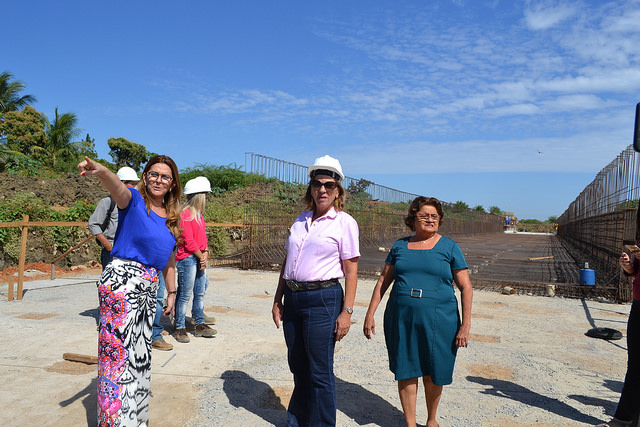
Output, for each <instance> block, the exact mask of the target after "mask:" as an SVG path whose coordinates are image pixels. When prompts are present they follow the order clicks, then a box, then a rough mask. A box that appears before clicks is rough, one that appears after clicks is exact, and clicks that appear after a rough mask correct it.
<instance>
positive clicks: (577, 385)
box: [0, 236, 630, 427]
mask: <svg viewBox="0 0 640 427" xmlns="http://www.w3.org/2000/svg"><path fill="white" fill-rule="evenodd" d="M514 238H517V236H514ZM514 242H516V241H515V240H514ZM98 273H99V271H93V272H89V273H86V272H85V273H83V274H82V275H76V276H71V277H64V278H58V279H55V280H49V279H48V278H47V277H46V276H44V277H43V278H42V279H41V280H33V281H27V282H25V285H24V290H25V292H24V297H23V299H22V300H21V301H11V302H10V301H7V285H6V283H0V318H2V327H1V328H0V343H1V345H0V383H1V384H2V386H1V387H0V407H1V408H2V410H0V423H1V424H2V425H7V426H22V425H45V426H77V425H94V424H95V413H96V372H97V369H96V366H95V365H87V364H83V363H78V362H70V361H65V360H64V359H63V354H64V353H78V354H85V355H93V356H95V355H96V352H97V331H96V317H97V296H96V287H95V282H96V280H97V278H98ZM208 273H209V277H210V287H209V289H208V291H207V294H206V297H205V309H206V312H207V313H208V314H210V315H214V316H216V317H217V318H218V322H217V324H216V325H215V326H214V328H216V329H217V330H218V335H217V336H216V337H215V338H211V339H207V338H196V337H193V336H191V342H190V343H188V344H180V343H177V342H176V341H175V340H174V339H173V337H172V336H166V337H165V339H166V340H167V341H168V342H170V343H172V344H173V345H174V350H173V351H169V352H162V351H158V350H153V368H152V382H151V389H152V394H153V396H152V399H151V409H150V415H151V424H152V425H154V426H183V425H196V426H217V425H222V424H224V425H230V426H247V425H251V426H254V425H265V426H268V425H277V426H284V425H285V421H286V412H285V408H286V405H287V402H288V399H289V396H290V393H291V390H292V387H293V384H292V378H291V374H290V372H289V371H288V367H287V362H286V346H285V343H284V339H283V336H282V330H279V329H276V328H275V326H274V324H273V322H272V320H271V314H270V311H271V304H272V298H273V296H272V295H273V291H274V289H275V285H276V281H277V273H274V272H262V271H241V270H235V269H228V268H210V269H209V270H208ZM374 284H375V282H374V281H373V280H364V279H363V280H360V281H359V285H358V293H357V299H356V306H355V313H354V315H353V321H354V324H353V325H352V328H351V331H350V333H349V334H348V335H347V337H346V338H345V339H344V340H343V341H342V342H339V343H338V344H337V347H336V360H335V373H336V377H337V388H338V425H340V426H358V425H370V426H374V425H380V426H396V425H403V416H402V410H401V406H400V402H399V399H398V396H397V388H396V382H395V381H394V380H393V374H391V372H389V370H388V362H387V354H386V349H385V345H384V334H383V330H382V329H383V328H382V315H383V310H384V305H385V304H386V298H385V300H384V301H383V303H382V305H381V307H380V308H379V310H378V312H377V313H376V320H377V322H378V335H376V336H375V337H374V338H373V339H372V340H366V338H365V337H364V336H363V334H362V320H363V318H364V314H365V311H366V307H367V304H368V301H369V298H370V295H371V291H372V289H373V287H374ZM629 308H630V306H629V304H611V303H607V302H606V301H594V300H580V299H568V298H559V297H554V298H551V297H543V296H534V295H531V296H529V295H517V294H515V295H514V294H511V295H506V294H502V293H500V292H489V291H476V292H475V295H474V305H473V316H472V330H471V332H472V336H471V344H470V347H469V348H467V349H461V350H460V351H459V353H458V360H457V363H456V369H455V372H454V381H453V384H451V385H450V386H446V387H445V389H444V393H443V397H442V401H441V404H440V408H439V412H438V419H439V422H440V425H441V426H443V427H445V426H534V425H535V426H581V425H593V424H597V423H599V422H602V421H605V420H608V419H609V418H610V417H611V416H612V414H613V412H614V411H615V406H616V404H617V400H618V397H619V392H620V390H621V388H622V381H623V379H624V373H625V370H626V342H625V340H624V339H622V340H618V341H605V340H600V339H594V338H589V337H587V336H585V332H587V330H589V329H591V328H592V327H594V326H598V327H610V328H614V329H617V330H619V331H621V332H622V333H623V334H626V321H627V316H628V312H629ZM163 321H164V323H165V325H166V326H167V327H168V328H170V325H169V323H168V319H166V318H165V319H164V320H163ZM420 388H421V389H422V387H420ZM421 393H422V392H421ZM423 399H424V395H423V394H419V401H418V422H419V423H424V421H425V420H426V409H425V407H424V400H423ZM422 425H424V424H422Z"/></svg>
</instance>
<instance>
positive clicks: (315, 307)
mask: <svg viewBox="0 0 640 427" xmlns="http://www.w3.org/2000/svg"><path fill="white" fill-rule="evenodd" d="M343 299H344V295H343V293H342V286H340V285H336V286H332V287H330V288H325V289H316V290H312V291H299V292H291V290H290V289H289V288H285V292H284V316H283V329H284V338H285V341H286V343H287V348H288V359H289V368H290V369H291V373H293V380H294V389H293V393H292V395H291V401H290V402H289V409H288V410H287V416H288V423H287V425H288V426H290V427H297V426H313V427H315V426H335V425H336V410H337V408H336V380H335V376H334V374H333V353H334V349H335V343H336V340H335V333H334V330H335V324H336V320H337V319H338V316H339V315H340V312H341V311H342V304H343Z"/></svg>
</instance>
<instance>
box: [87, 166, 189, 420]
mask: <svg viewBox="0 0 640 427" xmlns="http://www.w3.org/2000/svg"><path fill="white" fill-rule="evenodd" d="M78 169H79V170H80V174H81V175H95V176H96V177H97V178H98V179H99V180H100V182H101V183H102V185H103V186H104V187H105V188H106V189H107V190H108V191H109V193H111V196H112V197H113V199H114V200H115V202H116V204H117V205H118V228H117V230H116V236H115V244H114V246H113V250H112V251H111V255H112V256H113V260H112V261H111V262H110V263H109V264H108V265H107V267H106V268H105V269H104V271H103V273H102V276H101V277H100V280H99V281H98V297H99V299H100V330H99V334H98V424H99V425H101V426H103V425H118V426H129V425H131V426H139V425H147V424H148V421H149V391H150V388H149V387H150V381H151V333H152V325H153V319H154V315H155V308H156V292H157V289H158V273H159V272H160V271H162V272H163V274H164V277H165V284H166V289H167V292H168V296H167V308H166V310H165V314H169V313H173V308H174V304H175V295H176V290H175V289H176V287H175V260H174V256H175V253H174V247H175V245H176V236H179V235H180V228H179V221H180V209H179V200H180V193H181V187H180V177H179V175H178V168H177V167H176V164H175V163H174V161H173V160H172V159H171V158H170V157H167V156H155V157H152V158H151V159H150V160H149V163H147V166H146V167H145V168H144V172H143V173H142V180H141V181H140V183H139V185H138V188H137V189H135V188H127V187H126V186H125V185H124V184H123V183H122V182H121V181H120V180H119V179H118V177H117V176H116V175H115V174H113V173H112V172H111V171H109V170H108V169H107V168H106V167H104V166H103V165H101V164H100V163H97V162H94V161H93V160H91V159H89V158H88V157H85V160H84V161H82V162H81V163H80V164H78Z"/></svg>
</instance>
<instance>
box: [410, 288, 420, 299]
mask: <svg viewBox="0 0 640 427" xmlns="http://www.w3.org/2000/svg"><path fill="white" fill-rule="evenodd" d="M409 296H410V297H411V298H422V289H414V288H411V292H409Z"/></svg>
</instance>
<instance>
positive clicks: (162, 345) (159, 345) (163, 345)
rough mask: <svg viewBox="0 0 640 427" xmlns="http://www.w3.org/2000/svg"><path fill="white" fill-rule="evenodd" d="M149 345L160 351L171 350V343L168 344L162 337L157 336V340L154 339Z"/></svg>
mask: <svg viewBox="0 0 640 427" xmlns="http://www.w3.org/2000/svg"><path fill="white" fill-rule="evenodd" d="M151 347H153V348H155V349H158V350H162V351H169V350H173V344H169V343H168V342H166V341H165V340H164V338H158V339H157V340H154V341H153V342H152V343H151Z"/></svg>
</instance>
